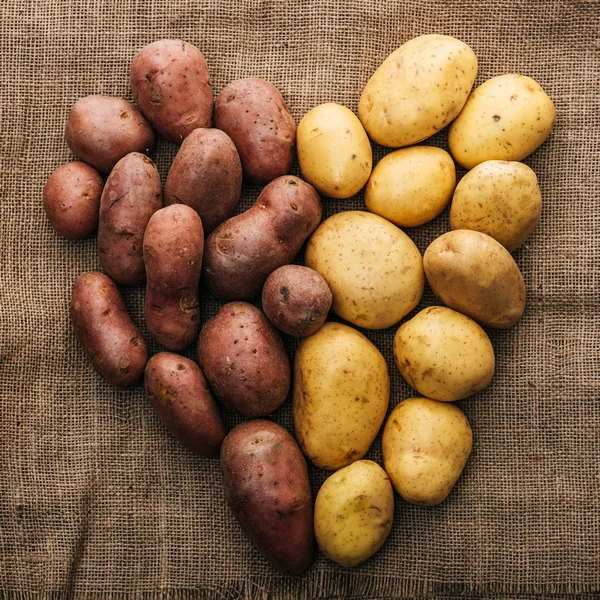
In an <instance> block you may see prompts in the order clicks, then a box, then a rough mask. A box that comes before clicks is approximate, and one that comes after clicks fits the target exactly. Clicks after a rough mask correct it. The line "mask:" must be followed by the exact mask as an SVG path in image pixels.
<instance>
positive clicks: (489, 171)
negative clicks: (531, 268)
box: [450, 160, 542, 252]
mask: <svg viewBox="0 0 600 600" xmlns="http://www.w3.org/2000/svg"><path fill="white" fill-rule="evenodd" d="M541 214H542V193H541V191H540V188H539V186H538V182H537V177H536V176H535V173H534V172H533V171H532V170H531V169H530V168H529V167H528V166H527V165H524V164H523V163H520V162H510V161H503V160H488V161H485V162H482V163H481V164H479V165H477V166H476V167H475V168H474V169H472V170H471V171H469V172H468V173H467V174H466V175H465V176H464V177H463V178H462V179H461V180H460V182H459V184H458V185H457V186H456V190H455V191H454V197H453V198H452V206H451V208H450V227H451V228H452V229H472V230H474V231H481V232H482V233H486V234H487V235H489V236H491V237H493V238H494V239H495V240H496V241H498V242H500V243H501V244H502V245H503V246H504V247H505V248H506V249H507V250H508V251H509V252H512V251H513V250H516V249H517V248H519V247H521V246H522V245H523V244H524V243H525V240H526V239H527V238H528V237H529V236H530V235H531V234H532V232H533V230H534V229H535V227H536V225H537V224H538V222H539V220H540V216H541Z"/></svg>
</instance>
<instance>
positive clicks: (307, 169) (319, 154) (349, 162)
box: [296, 102, 373, 198]
mask: <svg viewBox="0 0 600 600" xmlns="http://www.w3.org/2000/svg"><path fill="white" fill-rule="evenodd" d="M296 146H297V151H298V162H299V163H300V170H301V171H302V175H303V177H304V179H306V181H308V183H310V184H311V185H313V186H314V187H315V188H316V189H317V190H318V192H319V193H320V194H321V195H323V196H326V197H327V198H350V196H354V194H357V193H358V192H360V190H361V189H362V188H363V186H364V185H365V183H367V180H368V179H369V175H370V174H371V168H372V166H373V153H372V151H371V143H370V142H369V138H368V136H367V134H366V132H365V130H364V129H363V126H362V125H361V123H360V121H359V120H358V119H357V117H356V115H355V114H354V113H353V112H352V111H351V110H349V109H347V108H346V107H345V106H342V105H341V104H335V103H333V102H329V103H327V104H320V105H319V106H316V107H315V108H313V109H312V110H311V111H309V112H308V113H306V114H305V115H304V117H303V118H302V120H301V121H300V124H299V125H298V131H297V133H296Z"/></svg>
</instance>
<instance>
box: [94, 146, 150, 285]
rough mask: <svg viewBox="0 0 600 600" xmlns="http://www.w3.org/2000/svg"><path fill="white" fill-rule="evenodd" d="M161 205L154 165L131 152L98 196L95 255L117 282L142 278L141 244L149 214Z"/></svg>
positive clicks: (136, 281) (135, 282) (139, 281)
mask: <svg viewBox="0 0 600 600" xmlns="http://www.w3.org/2000/svg"><path fill="white" fill-rule="evenodd" d="M160 208H162V194H161V189H160V176H159V174H158V170H157V169H156V166H155V164H154V163H153V162H152V161H151V160H150V159H149V158H148V157H147V156H144V155H143V154H139V153H137V152H132V153H131V154H128V155H127V156H125V157H123V158H122V159H121V160H120V161H119V162H118V163H117V164H116V165H115V168H114V169H113V170H112V171H111V173H110V175H109V176H108V179H107V180H106V184H105V185H104V190H103V192H102V198H101V199H100V218H99V225H98V255H99V258H100V265H101V266H102V269H103V271H105V272H106V274H107V275H108V276H109V277H110V278H111V279H113V280H114V281H115V282H116V283H118V284H121V285H142V284H143V283H144V282H145V281H146V270H145V267H144V258H143V244H142V240H143V238H144V231H145V230H146V225H147V224H148V221H149V220H150V217H151V216H152V215H153V214H154V213H155V212H156V211H157V210H159V209H160Z"/></svg>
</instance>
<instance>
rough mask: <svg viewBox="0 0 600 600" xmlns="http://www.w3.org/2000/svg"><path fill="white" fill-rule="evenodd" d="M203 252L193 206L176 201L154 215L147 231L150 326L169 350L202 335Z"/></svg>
mask: <svg viewBox="0 0 600 600" xmlns="http://www.w3.org/2000/svg"><path fill="white" fill-rule="evenodd" d="M203 251H204V232H203V231H202V221H201V220H200V217H199V216H198V215H197V214H196V212H195V211H194V210H193V209H192V208H190V207H189V206H185V205H183V204H174V205H172V206H167V207H165V208H162V209H161V210H159V211H157V212H156V213H154V215H152V218H151V219H150V221H149V222H148V227H147V228H146V233H145V235H144V262H145V264H146V275H147V281H148V283H147V286H146V305H145V308H146V325H147V326H148V331H150V335H152V337H153V338H154V339H155V340H156V341H157V342H158V343H159V344H161V345H162V346H164V347H165V348H167V349H169V350H175V351H179V350H184V349H185V348H187V347H188V346H189V345H190V344H192V343H193V342H194V341H195V340H196V339H198V330H199V329H200V321H199V320H198V316H199V310H200V309H199V304H198V283H199V281H200V272H201V268H202V253H203Z"/></svg>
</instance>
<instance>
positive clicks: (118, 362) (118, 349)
mask: <svg viewBox="0 0 600 600" xmlns="http://www.w3.org/2000/svg"><path fill="white" fill-rule="evenodd" d="M69 312H70V316H71V321H72V322H73V328H74V330H75V335H76V336H77V339H78V340H79V341H80V343H81V345H82V346H83V349H84V350H85V352H86V354H87V355H88V356H89V358H90V360H91V361H92V366H93V367H94V369H96V371H97V372H98V373H99V374H100V375H101V376H102V377H104V379H106V381H108V382H109V383H110V384H111V385H114V386H117V387H123V388H125V387H131V386H133V385H136V384H137V383H138V382H139V381H140V379H141V378H142V375H143V373H144V367H145V366H146V363H147V362H148V349H147V348H146V343H145V342H144V340H143V339H142V336H141V335H140V332H139V331H138V329H137V327H136V326H135V325H134V324H133V321H132V320H131V318H130V317H129V314H128V313H127V308H126V307H125V303H124V302H123V298H122V297H121V294H120V293H119V290H118V289H117V286H116V285H115V284H114V282H113V281H111V280H110V278H108V277H107V276H106V275H104V274H103V273H96V272H90V273H82V274H81V275H80V276H79V277H78V278H77V279H76V280H75V283H74V284H73V291H72V294H71V302H70V306H69Z"/></svg>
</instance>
